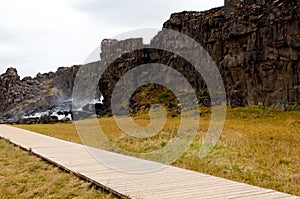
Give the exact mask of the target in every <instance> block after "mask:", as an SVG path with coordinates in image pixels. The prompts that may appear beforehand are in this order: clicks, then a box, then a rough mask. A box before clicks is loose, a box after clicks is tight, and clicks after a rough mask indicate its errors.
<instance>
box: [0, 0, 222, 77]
mask: <svg viewBox="0 0 300 199" xmlns="http://www.w3.org/2000/svg"><path fill="white" fill-rule="evenodd" d="M223 2H224V0H206V1H204V0H51V1H50V0H0V74H2V73H4V72H5V71H6V68H7V67H15V68H17V69H18V72H19V75H20V76H21V77H24V76H28V75H30V76H35V75H36V74H37V73H38V72H42V73H44V72H49V71H55V70H56V69H57V68H58V67H60V66H72V65H74V64H82V63H83V62H84V61H85V59H86V58H87V56H88V55H89V54H90V53H91V52H92V51H93V49H95V48H96V47H97V45H99V44H100V42H101V40H102V39H105V38H112V37H114V36H115V35H118V34H120V33H123V32H126V31H131V30H135V29H140V28H159V29H161V28H162V24H163V23H164V22H165V21H166V20H168V19H169V17H170V14H171V13H174V12H181V11H184V10H187V11H203V10H208V9H210V8H213V7H218V6H222V5H223V4H224V3H223Z"/></svg>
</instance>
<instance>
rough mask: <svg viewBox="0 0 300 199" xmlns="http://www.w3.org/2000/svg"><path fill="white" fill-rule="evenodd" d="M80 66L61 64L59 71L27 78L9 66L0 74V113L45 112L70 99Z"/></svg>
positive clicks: (0, 115)
mask: <svg viewBox="0 0 300 199" xmlns="http://www.w3.org/2000/svg"><path fill="white" fill-rule="evenodd" d="M79 67H80V66H72V67H60V68H58V70H57V71H56V72H55V73H53V72H49V73H45V74H40V73H39V74H37V76H36V77H34V78H31V77H25V78H23V79H20V77H19V76H18V73H17V70H16V69H15V68H8V69H7V71H6V73H4V74H2V75H0V102H1V103H0V117H4V118H5V119H8V118H11V119H14V118H19V117H21V116H25V115H30V114H33V113H35V112H43V111H46V110H48V109H49V108H51V106H53V105H56V104H59V103H62V102H63V101H65V100H67V99H70V98H71V96H72V95H71V93H72V89H73V82H74V78H75V75H76V73H77V71H78V69H79Z"/></svg>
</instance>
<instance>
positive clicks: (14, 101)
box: [0, 0, 300, 119]
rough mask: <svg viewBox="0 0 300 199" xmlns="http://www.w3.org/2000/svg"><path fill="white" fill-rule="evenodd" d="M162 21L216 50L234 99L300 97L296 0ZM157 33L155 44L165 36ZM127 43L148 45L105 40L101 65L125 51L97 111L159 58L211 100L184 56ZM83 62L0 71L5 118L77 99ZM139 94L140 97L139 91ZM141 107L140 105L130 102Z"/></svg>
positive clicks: (238, 102) (233, 3)
mask: <svg viewBox="0 0 300 199" xmlns="http://www.w3.org/2000/svg"><path fill="white" fill-rule="evenodd" d="M163 28H165V29H172V30H175V31H178V32H180V33H184V34H186V35H188V36H189V37H191V38H193V39H194V40H196V41H197V42H198V43H200V44H201V45H202V46H203V47H204V49H205V50H206V51H207V52H208V53H209V54H210V56H211V57H212V59H213V60H214V62H215V63H216V65H217V67H218V69H219V71H220V73H221V76H222V79H223V82H224V85H225V89H226V94H227V103H228V105H230V106H233V107H236V106H249V105H265V106H271V105H277V104H281V105H286V104H288V103H290V102H294V103H300V2H299V1H298V0H258V1H251V0H244V1H240V0H239V1H237V0H226V1H225V6H224V7H219V8H214V9H211V10H208V11H204V12H186V11H185V12H181V13H175V14H172V15H171V18H170V19H169V20H168V21H166V22H165V23H164V25H163ZM159 34H160V33H158V36H156V37H154V38H153V40H152V41H151V43H155V42H159V39H157V38H159ZM151 43H150V46H151ZM174 45H176V41H174ZM128 46H139V47H140V48H141V49H142V48H143V47H145V46H146V45H144V44H143V42H142V39H130V40H126V41H116V40H103V41H102V43H101V49H102V52H101V61H100V62H99V63H100V64H104V63H105V62H106V60H107V59H109V57H110V56H112V54H114V52H116V53H117V52H118V53H120V52H122V53H121V54H122V56H120V57H118V58H117V59H116V60H115V61H114V62H113V63H112V64H111V65H110V67H108V68H107V70H106V71H105V73H104V74H103V75H102V77H101V78H100V81H99V90H100V91H101V93H102V95H103V96H104V101H103V104H102V105H101V106H100V108H98V109H97V113H98V114H99V115H103V114H107V113H110V112H111V110H110V99H111V95H112V91H113V89H114V86H115V85H116V83H117V81H118V80H119V79H120V78H121V77H122V76H123V75H124V74H125V73H126V72H128V71H129V70H130V69H132V68H134V67H135V66H138V65H141V64H147V63H161V64H164V65H168V66H171V67H173V68H174V69H176V70H177V71H179V72H180V73H181V74H183V76H184V77H185V78H186V79H187V80H188V81H189V82H190V84H191V85H192V86H193V87H194V88H195V90H196V91H197V94H198V96H199V102H200V103H203V104H204V105H209V99H207V98H209V94H208V93H207V91H206V89H205V87H206V85H205V82H204V81H203V80H202V78H201V74H198V73H197V72H195V70H193V68H192V66H191V64H190V63H188V62H187V61H186V60H184V59H182V58H181V57H178V56H176V55H174V54H172V53H170V52H162V51H160V50H154V49H143V50H138V51H134V52H130V51H129V50H128ZM176 48H178V49H180V48H184V46H180V45H179V46H177V47H176ZM99 63H98V64H99ZM92 64H96V63H92ZM79 67H80V66H73V67H70V68H67V67H66V68H59V69H58V71H57V72H55V73H52V72H50V73H47V74H38V75H37V76H36V77H35V78H30V77H26V78H24V79H22V80H21V79H20V78H19V76H18V74H17V71H16V70H15V69H13V68H9V69H8V70H7V72H6V73H4V74H2V75H1V76H0V115H1V117H3V118H5V119H7V118H11V117H14V116H16V115H17V116H18V117H20V116H22V115H26V114H27V115H28V114H33V113H34V112H37V111H45V109H49V107H51V106H53V105H57V104H61V103H63V102H65V101H66V100H68V99H71V97H72V89H73V85H74V79H75V76H76V73H77V71H78V69H79ZM155 72H156V73H157V72H159V71H155ZM79 75H80V74H79ZM166 78H167V77H166ZM129 84H130V82H129ZM83 89H84V88H83ZM133 99H134V100H135V101H137V100H138V98H136V99H135V98H134V96H133ZM134 100H133V101H134ZM135 103H136V102H135ZM98 106H99V105H98ZM137 107H138V108H139V107H141V105H139V104H135V105H133V106H132V108H137ZM170 108H172V106H170ZM100 109H101V110H100Z"/></svg>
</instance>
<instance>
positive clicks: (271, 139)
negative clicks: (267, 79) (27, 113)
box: [17, 107, 300, 196]
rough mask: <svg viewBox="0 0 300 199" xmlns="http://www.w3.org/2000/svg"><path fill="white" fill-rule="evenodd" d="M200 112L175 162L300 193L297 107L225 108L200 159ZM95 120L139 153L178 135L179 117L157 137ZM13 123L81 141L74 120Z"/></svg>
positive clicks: (139, 119) (205, 122)
mask: <svg viewBox="0 0 300 199" xmlns="http://www.w3.org/2000/svg"><path fill="white" fill-rule="evenodd" d="M201 112H202V113H203V115H202V116H201V122H200V126H199V127H200V130H199V132H198V135H197V136H196V138H195V140H194V142H193V144H192V145H191V147H190V148H189V150H188V151H187V152H186V153H185V154H184V155H183V156H182V157H180V158H179V159H178V160H177V161H176V162H174V163H173V165H174V166H177V167H182V168H186V169H190V170H194V171H198V172H203V173H207V174H211V175H214V176H219V177H223V178H226V179H231V180H235V181H239V182H245V183H248V184H252V185H256V186H260V187H265V188H269V189H274V190H278V191H282V192H286V193H290V194H294V195H298V196H300V112H293V111H291V112H284V111H281V110H276V109H269V108H264V107H248V108H237V109H231V108H229V109H228V113H227V117H226V122H225V126H224V130H223V133H222V135H221V137H220V140H219V141H218V143H217V146H216V147H215V148H214V150H213V151H212V152H211V153H210V154H209V155H208V156H207V157H205V158H203V159H200V158H199V150H200V147H201V144H202V140H203V137H204V136H205V134H206V132H207V129H208V126H209V121H210V110H209V109H205V108H202V110H201ZM134 121H135V122H136V123H138V124H140V125H147V124H149V117H148V116H147V115H141V116H136V117H135V118H134ZM99 123H100V124H101V127H102V128H103V130H104V132H105V133H106V135H107V137H108V138H109V139H110V140H111V141H112V142H113V143H115V144H116V145H117V146H119V147H120V148H122V149H125V150H128V151H133V152H138V153H143V152H149V151H153V150H157V149H158V148H161V147H163V146H165V145H166V144H167V143H168V141H169V139H170V138H172V137H173V136H174V134H176V129H177V128H178V126H179V123H180V117H178V118H168V120H167V123H166V125H165V127H164V128H163V129H162V131H161V132H160V133H159V134H158V135H157V136H154V137H152V138H147V139H142V140H141V139H134V138H132V137H130V136H127V135H124V134H123V133H122V131H121V130H120V129H119V128H118V127H117V125H116V124H115V123H114V121H113V118H101V119H99ZM17 127H20V128H25V129H28V130H32V131H35V132H39V133H43V134H47V135H50V136H54V137H58V138H62V139H65V140H69V141H73V142H78V143H81V140H80V138H79V136H78V135H77V133H76V128H75V125H74V124H52V125H51V124H50V125H18V126H17Z"/></svg>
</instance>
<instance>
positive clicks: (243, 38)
mask: <svg viewBox="0 0 300 199" xmlns="http://www.w3.org/2000/svg"><path fill="white" fill-rule="evenodd" d="M232 2H233V3H234V2H235V1H234V0H232V1H228V3H232ZM299 4H300V3H299V1H298V0H276V1H273V0H272V1H268V0H266V1H258V2H257V3H256V4H255V3H254V1H245V2H244V4H243V6H240V5H239V6H237V7H232V5H226V6H225V7H226V8H227V9H224V8H223V7H221V8H217V9H213V10H210V11H206V12H183V13H176V14H173V15H172V16H171V19H170V20H168V21H167V22H166V23H165V24H164V28H169V29H173V30H177V31H180V32H182V33H185V34H187V35H189V36H190V37H192V38H194V39H195V40H197V41H198V42H199V43H201V44H202V46H204V48H205V49H206V50H207V51H208V52H209V53H210V55H211V56H212V58H213V60H214V61H215V62H216V64H217V65H218V67H219V69H220V72H221V73H222V76H223V80H224V82H225V87H226V91H227V95H228V102H229V105H232V106H245V105H257V104H262V105H265V106H270V105H273V104H286V103H287V102H300V62H299V61H300V14H299V13H300V5H299ZM229 8H230V9H229ZM228 9H229V10H228Z"/></svg>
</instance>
